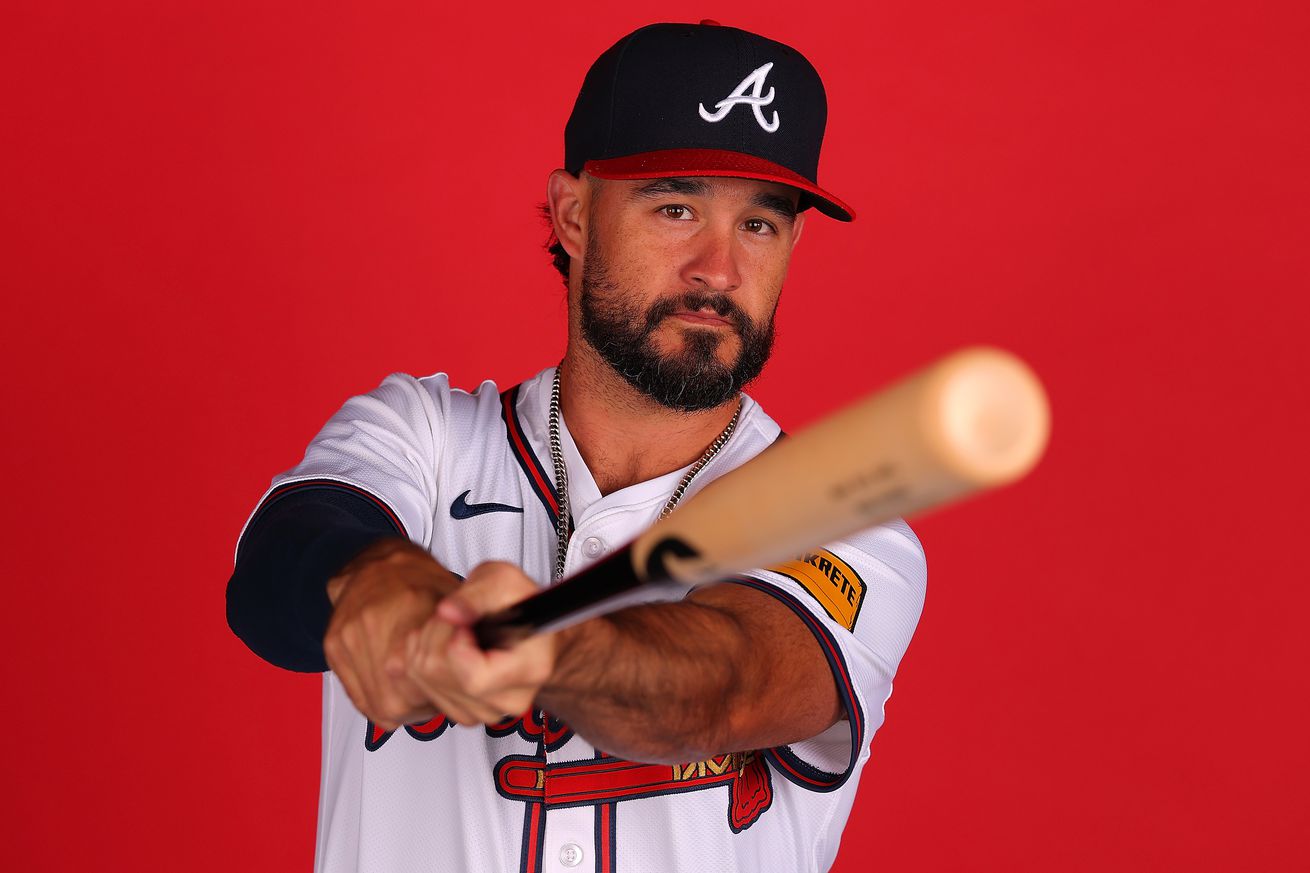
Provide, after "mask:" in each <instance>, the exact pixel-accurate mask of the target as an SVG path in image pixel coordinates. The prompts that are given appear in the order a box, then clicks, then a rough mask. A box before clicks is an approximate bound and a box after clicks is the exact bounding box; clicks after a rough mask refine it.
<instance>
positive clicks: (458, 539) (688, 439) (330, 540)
mask: <svg viewBox="0 0 1310 873" xmlns="http://www.w3.org/2000/svg"><path fill="white" fill-rule="evenodd" d="M826 113H827V110H826V101H825V96H824V91H823V85H822V83H821V81H820V79H819V77H818V74H817V73H816V72H815V71H814V69H813V68H812V67H811V66H810V64H809V63H808V62H807V61H806V60H805V58H804V57H802V56H801V55H800V54H799V53H798V52H797V51H795V50H794V49H792V48H789V47H788V46H785V45H782V44H780V43H777V42H774V41H771V40H768V39H765V38H763V37H760V36H757V35H754V34H751V33H747V32H744V31H741V30H737V29H734V28H729V27H722V26H718V25H715V24H714V23H712V22H703V23H702V24H699V25H672V24H661V25H652V26H649V27H645V28H642V29H640V30H638V31H636V32H634V33H632V34H629V35H628V36H626V37H624V38H623V39H622V40H620V41H619V42H618V43H616V44H615V45H614V46H613V47H612V48H610V49H609V50H608V51H606V52H605V53H604V54H603V55H601V57H600V58H599V59H598V60H597V61H596V63H595V64H594V65H593V66H592V68H591V70H590V72H589V73H588V74H587V77H586V80H585V81H584V83H583V86H582V90H581V92H580V94H579V95H578V99H577V102H576V104H575V106H574V109H573V113H572V115H571V117H570V118H569V121H568V124H567V127H566V130H565V162H564V163H565V166H564V168H563V169H560V170H556V171H555V172H553V173H552V174H551V176H550V179H549V189H548V190H549V208H550V215H551V220H552V223H553V228H554V235H555V240H554V245H553V246H552V252H553V253H554V256H555V261H556V265H557V266H558V267H559V268H560V270H561V273H562V274H563V276H564V279H565V283H566V285H567V287H568V311H569V319H568V345H567V351H566V353H565V356H564V359H563V361H562V362H561V363H560V365H559V366H557V367H550V368H548V369H545V370H542V371H541V372H540V373H538V374H537V375H536V376H534V377H532V378H530V379H528V380H527V381H525V382H523V383H522V384H520V385H517V386H513V387H510V388H508V389H507V390H502V389H500V388H498V387H497V386H496V385H494V384H492V383H490V382H484V383H483V384H482V385H481V386H479V387H478V388H477V389H476V390H475V391H472V392H465V391H461V390H458V389H455V388H452V387H451V386H450V384H449V381H448V380H447V378H446V376H445V375H444V374H440V373H438V374H436V375H433V376H428V377H425V378H413V377H411V376H406V375H393V376H390V377H388V378H387V379H385V380H384V381H383V382H382V384H381V385H380V386H379V387H378V388H377V389H375V390H374V391H371V392H369V393H368V394H364V395H361V396H358V397H353V398H351V399H350V400H348V401H346V403H345V405H344V406H343V407H342V409H341V410H340V411H339V412H338V413H337V414H336V415H334V416H333V417H332V418H331V420H330V421H328V423H327V424H326V425H325V426H324V428H323V429H322V431H321V432H320V433H319V434H318V435H317V436H316V437H315V438H314V440H313V442H312V443H311V444H310V446H309V448H308V450H307V452H306V454H305V458H304V460H303V461H302V462H301V463H300V464H299V465H298V466H296V467H295V468H294V469H292V470H289V471H287V472H285V473H283V474H281V475H279V476H277V477H276V478H275V479H274V481H273V485H272V487H271V488H270V490H269V491H268V492H267V493H266V494H265V495H264V496H263V498H262V499H261V500H260V501H259V504H258V506H257V508H256V509H255V511H254V513H253V515H252V516H251V518H250V520H249V521H248V522H247V524H246V527H245V529H244V530H243V532H242V535H241V538H240V541H239V543H238V546H237V558H236V567H235V571H234V573H233V576H232V579H231V581H230V583H229V586H228V618H229V622H230V624H231V626H232V628H233V629H234V631H235V632H236V633H237V634H238V636H240V637H241V639H242V640H244V641H245V642H246V644H247V645H249V646H250V648H251V649H252V650H254V651H255V652H256V653H257V654H259V655H260V656H262V657H264V658H266V659H267V660H269V661H271V662H272V663H274V664H278V665H280V666H282V667H286V668H288V669H292V670H301V671H327V672H326V673H325V676H324V685H323V759H322V760H323V766H322V782H321V793H320V801H319V819H318V820H319V825H318V838H317V846H316V865H315V867H316V870H319V871H333V873H336V871H355V870H359V871H387V873H395V871H420V870H421V871H431V870H464V871H486V873H493V871H494V873H505V871H520V873H538V871H562V873H568V871H598V873H599V871H606V873H608V871H622V873H647V871H649V873H655V871H659V873H668V871H689V873H690V871H711V870H712V871H751V870H764V869H769V870H798V871H802V870H803V871H818V870H826V869H828V867H829V866H830V865H831V863H832V861H833V859H834V858H835V856H836V853H837V846H838V841H839V839H840V835H841V831H842V828H843V825H844V824H845V821H846V818H847V815H848V814H849V812H850V808H851V803H852V801H853V799H854V792H855V787H856V784H857V781H858V775H859V772H860V769H861V768H862V766H863V765H864V763H865V761H866V760H867V759H868V755H869V742H870V740H871V738H872V736H873V734H874V732H875V731H876V730H877V728H878V727H879V725H881V723H882V720H883V706H884V704H885V702H886V700H887V698H888V696H889V695H890V693H891V686H892V678H893V676H894V674H895V672H896V668H897V665H898V663H899V662H900V659H901V657H902V655H903V654H904V652H905V649H906V647H907V645H908V644H909V640H910V637H911V634H912V633H913V631H914V627H915V625H916V623H917V621H918V617H919V613H920V610H921V607H922V603H923V596H924V584H925V573H926V571H925V564H924V559H923V552H922V549H921V547H920V545H919V542H918V540H917V539H916V538H915V536H914V534H913V533H912V532H911V531H910V529H909V527H907V526H906V525H905V524H904V523H902V522H897V523H893V524H889V525H885V526H881V527H878V528H874V529H871V530H867V531H865V532H863V533H861V534H859V535H857V536H854V537H852V538H850V539H848V540H845V541H841V542H835V543H829V544H827V545H826V546H824V547H823V548H816V549H815V550H814V551H813V552H811V553H807V554H804V555H799V556H797V557H796V559H795V560H792V561H788V562H786V563H784V564H782V565H779V566H777V567H772V568H768V569H760V570H758V571H755V572H752V573H748V574H744V575H742V576H740V577H736V578H733V579H728V580H725V581H724V584H719V585H714V586H709V587H704V588H699V589H696V590H693V591H688V592H683V594H684V596H683V597H682V598H681V599H678V600H674V601H668V600H665V601H662V602H658V603H656V602H650V603H645V604H641V605H637V606H631V607H628V608H625V609H623V610H620V611H618V612H614V613H612V614H610V615H607V616H603V617H599V618H593V619H591V620H589V621H586V622H583V623H581V624H578V625H576V626H574V627H571V628H568V629H567V630H564V631H560V632H557V633H554V634H545V635H538V636H536V637H533V638H530V639H528V640H526V641H525V642H522V643H520V644H518V645H517V646H515V647H514V648H512V649H510V650H506V651H491V652H484V651H482V650H480V649H479V648H478V646H477V645H476V644H475V643H474V641H473V637H472V634H471V631H470V627H471V625H472V624H473V623H474V622H475V621H476V620H477V619H478V617H480V616H482V615H485V614H487V613H489V612H492V611H494V610H496V609H498V608H501V607H503V606H506V605H508V604H510V603H512V602H515V601H517V600H519V599H521V598H523V597H524V596H526V595H528V594H530V593H532V592H533V591H535V590H537V589H538V588H539V587H540V586H546V585H550V584H551V583H552V582H554V581H556V580H558V579H560V578H562V577H563V576H566V575H568V574H571V573H573V572H574V571H576V570H578V569H579V568H581V567H585V566H587V565H589V564H591V563H593V562H595V561H597V560H598V559H600V558H601V557H603V556H604V555H606V554H607V553H609V552H610V551H612V550H614V549H615V548H617V547H619V546H621V545H623V544H624V543H625V542H627V541H628V540H630V539H632V538H633V537H634V536H636V535H637V534H638V533H640V532H641V531H642V530H643V529H645V528H646V527H648V526H649V525H650V524H651V523H652V522H654V521H655V520H656V519H657V518H659V517H660V516H661V515H663V514H667V513H669V512H676V511H677V509H678V505H679V504H680V502H682V501H685V500H688V499H693V498H694V496H695V494H696V493H697V492H698V491H699V490H700V489H702V488H704V487H705V486H706V485H708V484H709V483H710V482H712V481H713V480H714V479H716V478H717V477H719V476H721V475H723V474H724V473H726V472H727V471H729V470H732V469H733V468H735V467H737V466H739V465H741V464H743V463H745V462H747V461H749V460H750V459H751V458H752V457H754V456H755V455H757V454H759V453H760V452H762V451H765V450H766V449H768V447H769V446H770V445H771V444H772V443H773V442H774V441H775V440H777V439H779V438H780V437H781V436H782V435H781V432H780V430H779V427H778V425H777V424H776V423H775V422H774V421H773V420H772V419H770V418H769V417H768V415H766V414H765V412H764V411H763V410H762V409H761V408H760V406H759V405H758V404H757V403H756V402H755V401H753V400H752V399H751V398H750V397H748V396H746V395H745V394H744V393H742V387H743V386H744V385H745V384H747V383H748V382H750V381H751V379H753V378H754V377H755V376H756V375H757V374H758V373H759V372H760V370H761V368H762V367H763V366H764V363H765V361H766V360H767V358H768V355H769V351H770V346H771V343H772V336H773V314H774V311H775V309H776V306H777V303H778V298H779V294H780V293H781V289H782V282H783V277H784V275H785V273H786V269H787V265H788V262H789V259H790V257H791V252H792V249H793V247H794V246H795V245H796V242H797V240H798V239H799V238H800V236H801V230H802V227H803V225H804V222H805V218H806V216H807V215H808V214H809V210H810V209H814V210H817V211H819V212H822V213H824V214H826V215H828V216H831V217H834V218H837V219H840V220H847V221H848V220H850V219H851V218H852V214H851V210H850V209H849V207H847V206H846V205H845V204H843V203H842V202H841V201H840V200H838V199H837V198H836V197H834V196H833V195H831V194H829V193H827V192H826V191H824V190H823V189H822V188H820V187H819V186H818V184H817V181H816V179H817V166H818V158H819V148H820V143H821V141H822V136H823V130H824V125H825V121H826Z"/></svg>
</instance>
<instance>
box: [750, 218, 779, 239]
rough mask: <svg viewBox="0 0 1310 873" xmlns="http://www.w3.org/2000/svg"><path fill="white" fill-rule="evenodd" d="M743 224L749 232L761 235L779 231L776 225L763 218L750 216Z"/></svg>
mask: <svg viewBox="0 0 1310 873" xmlns="http://www.w3.org/2000/svg"><path fill="white" fill-rule="evenodd" d="M741 226H742V228H744V229H745V230H746V232H747V233H753V234H757V235H759V236H763V235H765V234H769V233H777V232H778V229H777V228H776V227H774V226H773V225H772V224H770V223H769V222H767V221H765V220H764V219H763V218H748V219H746V220H745V221H744V222H742V225H741Z"/></svg>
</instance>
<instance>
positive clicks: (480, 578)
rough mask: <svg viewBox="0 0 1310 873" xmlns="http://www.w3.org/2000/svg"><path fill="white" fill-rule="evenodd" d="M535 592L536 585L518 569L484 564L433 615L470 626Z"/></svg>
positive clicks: (445, 598) (495, 562)
mask: <svg viewBox="0 0 1310 873" xmlns="http://www.w3.org/2000/svg"><path fill="white" fill-rule="evenodd" d="M536 590H537V585H536V583H535V582H533V581H532V580H531V579H529V578H528V577H527V576H525V575H524V574H523V571H522V570H520V569H519V568H518V567H515V566H514V565H513V564H507V563H504V562H501V561H488V562H487V563H485V564H479V565H478V566H477V567H474V568H473V571H472V572H471V573H469V575H468V578H467V579H466V580H464V584H463V585H461V586H459V588H457V589H456V590H455V591H452V592H451V593H450V594H449V595H447V596H446V597H444V598H443V599H442V600H441V602H440V603H439V604H437V615H438V616H440V618H441V619H442V620H444V621H448V622H450V623H451V624H454V625H462V626H467V625H471V624H473V623H474V622H475V621H477V620H478V619H479V618H481V617H482V616H484V615H487V614H489V613H492V612H497V611H499V610H501V609H504V608H505V607H507V606H511V605H513V604H515V603H518V602H519V601H520V600H522V599H523V598H525V597H527V596H528V595H530V594H533V593H534V592H536Z"/></svg>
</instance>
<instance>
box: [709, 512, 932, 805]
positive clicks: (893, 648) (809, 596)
mask: <svg viewBox="0 0 1310 873" xmlns="http://www.w3.org/2000/svg"><path fill="white" fill-rule="evenodd" d="M733 581H735V582H736V583H738V584H742V585H747V586H750V587H752V588H756V589H757V590H760V591H763V592H765V593H767V594H770V595H772V596H773V597H776V598H777V599H778V600H780V601H781V602H782V603H783V604H785V605H786V606H787V607H789V608H790V609H791V610H792V611H793V612H795V613H796V615H797V616H798V617H799V618H800V619H801V620H802V621H803V622H804V623H805V625H806V627H808V628H809V630H810V632H811V633H813V634H814V636H815V639H816V640H818V643H819V646H820V648H821V649H822V650H823V652H824V656H825V657H826V658H827V660H828V665H829V667H830V669H831V670H832V674H833V679H834V681H835V683H836V686H837V691H838V696H839V697H840V699H841V702H842V705H843V707H844V708H845V710H846V719H845V720H843V721H839V722H837V724H835V725H833V726H832V727H831V728H829V729H828V730H826V731H824V732H823V733H821V734H819V735H818V736H816V737H811V738H810V739H807V740H804V741H802V742H799V743H793V744H792V745H790V746H781V747H778V748H775V749H771V750H769V751H768V752H767V756H768V758H769V760H770V761H771V762H772V763H773V764H774V765H775V766H776V768H777V770H778V772H780V773H782V775H783V776H785V777H786V778H787V779H789V780H791V781H792V782H795V783H797V784H798V785H800V786H802V787H803V788H807V789H809V790H813V791H833V790H835V789H837V788H839V787H841V786H842V785H843V784H845V782H846V781H847V780H848V779H849V778H850V776H851V775H852V774H853V773H855V772H858V770H859V768H860V767H861V766H863V763H864V761H865V760H866V759H867V757H868V755H869V743H870V741H871V740H872V739H873V735H874V733H875V732H876V731H877V729H878V728H879V727H880V726H881V725H882V722H883V718H884V709H883V708H884V705H885V704H886V702H887V699H888V698H889V697H890V696H891V691H892V679H893V677H895V675H896V669H897V667H898V666H899V665H900V662H901V658H902V657H903V656H904V654H905V650H906V648H907V647H908V646H909V644H910V637H911V636H912V635H913V634H914V629H915V627H916V626H917V624H918V621H919V615H920V613H921V612H922V611H923V601H924V593H925V588H926V583H927V564H926V562H925V559H924V553H923V547H922V545H921V544H920V543H919V539H918V537H916V536H915V535H914V532H913V531H912V530H911V529H910V527H909V525H907V524H906V523H905V522H904V521H899V520H898V521H895V522H892V523H889V524H885V525H881V526H878V527H875V528H870V529H869V530H866V531H863V532H861V533H859V534H856V535H854V536H852V537H850V538H847V539H845V540H841V541H839V542H835V543H830V544H828V545H827V546H826V547H825V548H822V549H815V550H814V551H813V552H810V553H807V554H805V555H801V556H799V557H798V558H796V559H795V560H793V561H788V562H786V563H783V564H780V565H778V566H776V567H772V568H769V569H767V570H755V571H752V572H750V573H747V574H744V575H742V576H740V577H738V578H737V579H735V580H733Z"/></svg>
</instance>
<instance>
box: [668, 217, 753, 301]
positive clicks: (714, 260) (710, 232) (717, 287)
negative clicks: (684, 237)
mask: <svg viewBox="0 0 1310 873" xmlns="http://www.w3.org/2000/svg"><path fill="white" fill-rule="evenodd" d="M691 246H692V249H691V254H690V257H689V259H688V260H687V263H686V265H685V266H684V267H683V270H682V280H683V281H684V282H686V283H687V284H688V285H689V286H700V287H703V288H705V289H707V290H710V291H718V292H720V293H723V294H730V293H732V292H733V291H735V290H737V289H738V288H739V287H741V269H740V264H739V260H740V257H741V251H740V249H739V247H738V242H737V240H736V238H735V234H734V233H732V231H731V230H726V229H725V230H719V229H717V228H710V227H707V228H706V229H705V230H703V231H701V232H700V233H698V234H696V236H695V237H694V238H693V240H692V242H691Z"/></svg>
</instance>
